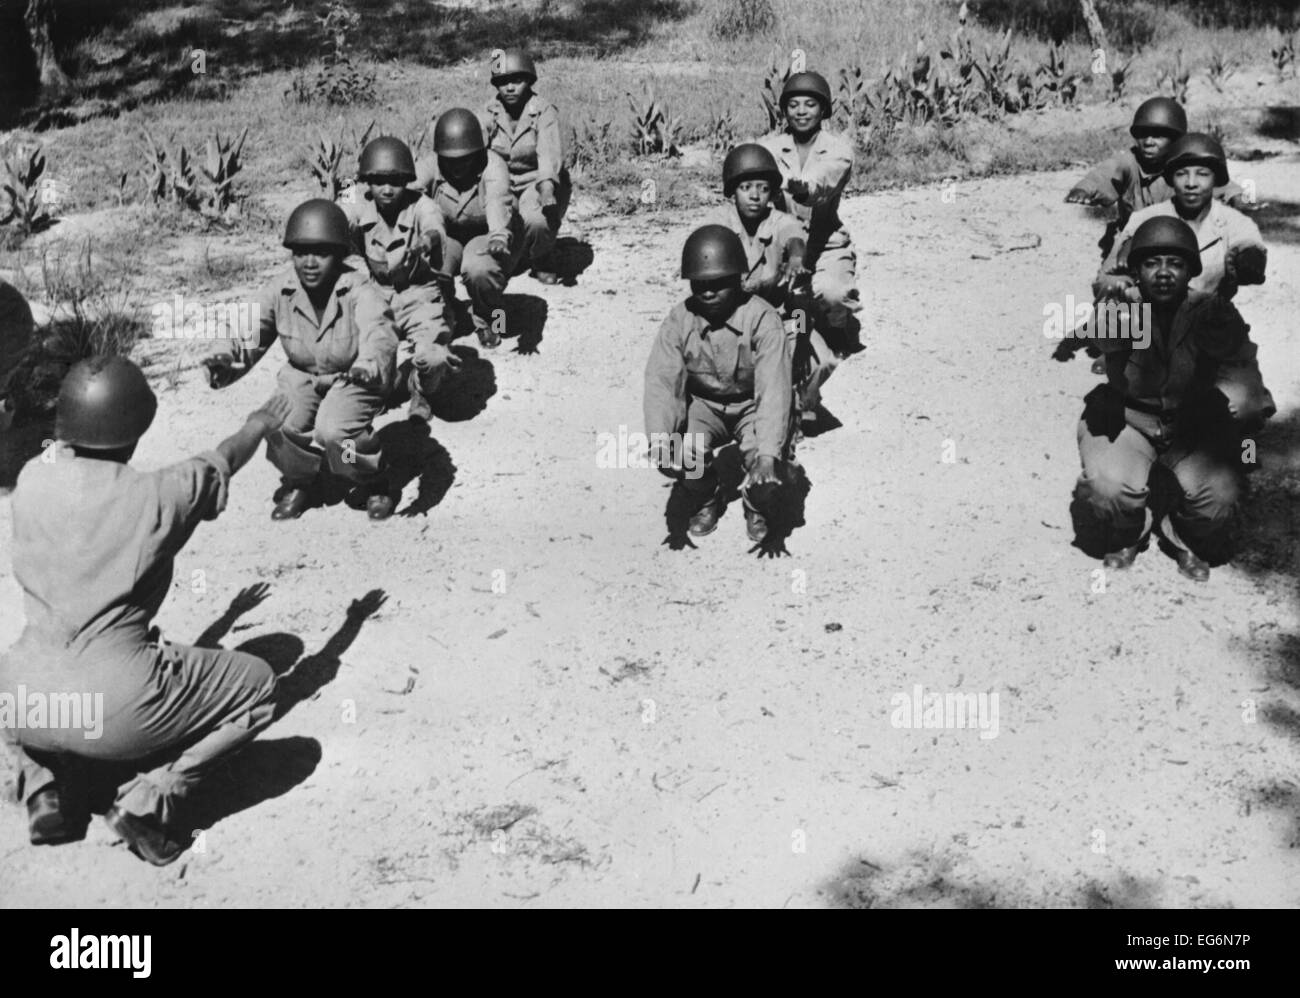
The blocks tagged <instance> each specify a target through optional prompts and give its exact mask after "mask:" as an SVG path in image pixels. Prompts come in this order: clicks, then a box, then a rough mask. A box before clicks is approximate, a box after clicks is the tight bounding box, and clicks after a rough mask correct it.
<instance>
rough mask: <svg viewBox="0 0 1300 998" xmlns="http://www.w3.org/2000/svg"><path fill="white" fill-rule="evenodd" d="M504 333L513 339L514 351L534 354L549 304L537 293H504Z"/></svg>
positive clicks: (539, 340)
mask: <svg viewBox="0 0 1300 998" xmlns="http://www.w3.org/2000/svg"><path fill="white" fill-rule="evenodd" d="M505 310H506V328H505V335H506V336H513V337H514V339H515V353H522V354H535V353H537V347H538V346H539V345H540V344H541V342H542V330H543V329H544V328H545V326H546V316H547V314H548V313H549V311H550V306H549V305H548V304H547V303H546V299H545V298H539V297H537V295H506V296H505Z"/></svg>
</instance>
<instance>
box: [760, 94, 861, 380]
mask: <svg viewBox="0 0 1300 998" xmlns="http://www.w3.org/2000/svg"><path fill="white" fill-rule="evenodd" d="M781 111H782V113H783V114H784V115H785V127H784V128H783V129H781V130H780V131H778V132H772V133H771V134H769V135H765V136H764V137H763V138H762V139H761V140H760V142H761V144H762V145H763V146H764V147H766V148H767V150H768V151H769V152H770V153H771V154H772V156H773V157H774V158H775V159H776V163H777V167H778V169H780V171H781V177H782V184H781V187H780V189H779V190H778V191H777V198H776V206H777V207H778V208H780V209H782V210H783V211H787V212H789V213H790V214H792V215H794V216H795V217H796V218H798V219H799V221H800V223H802V225H803V227H804V234H805V237H806V238H807V242H808V246H807V252H806V256H805V259H804V266H806V267H807V268H808V269H809V270H811V271H812V292H813V295H814V301H815V303H816V306H817V310H818V311H819V312H820V314H821V317H822V319H823V326H824V330H825V336H826V339H827V341H828V342H829V343H830V345H831V347H832V348H833V349H834V350H835V351H836V352H837V353H838V354H840V355H843V354H845V353H847V352H848V351H849V349H850V348H851V345H852V344H851V342H850V340H851V333H850V330H849V323H850V320H851V319H852V317H853V316H854V315H855V314H856V313H857V312H859V311H860V310H861V308H862V303H861V301H860V300H859V293H858V288H857V254H856V253H855V252H854V249H853V240H852V239H851V238H850V237H849V233H848V230H847V229H846V228H845V227H844V223H843V222H842V221H841V220H840V197H841V195H843V193H844V188H845V186H847V184H848V182H849V174H850V173H851V172H852V170H853V145H852V144H851V143H850V142H849V141H848V140H847V139H845V138H844V137H843V136H841V135H837V134H835V133H833V132H830V131H827V130H826V129H825V128H824V127H822V126H823V122H824V121H825V120H826V119H827V118H829V117H830V114H831V88H830V84H828V83H827V82H826V79H825V77H823V76H821V75H820V74H818V73H795V74H794V75H793V76H791V77H790V78H789V79H787V80H786V81H785V85H784V86H783V87H782V88H781Z"/></svg>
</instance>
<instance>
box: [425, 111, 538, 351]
mask: <svg viewBox="0 0 1300 998" xmlns="http://www.w3.org/2000/svg"><path fill="white" fill-rule="evenodd" d="M433 151H434V154H435V155H434V157H433V159H432V160H428V159H426V160H423V161H421V162H420V163H419V164H417V168H416V186H417V187H419V188H420V189H421V190H424V191H426V192H427V193H428V195H429V196H430V197H431V198H433V201H434V203H435V204H436V205H437V206H438V209H439V210H440V211H441V212H442V218H443V224H444V225H445V227H446V234H447V235H446V239H445V240H444V241H443V247H442V275H441V277H442V280H443V298H444V300H445V301H447V302H448V303H450V302H452V301H453V300H454V299H455V290H454V285H453V283H452V281H453V278H455V276H456V275H457V274H459V275H460V276H461V280H463V281H464V282H465V290H466V291H467V292H468V294H469V300H470V312H471V314H472V316H473V319H474V332H475V333H477V334H478V338H479V342H480V343H482V344H483V346H484V347H489V348H490V347H495V346H496V345H497V344H499V343H500V342H501V334H500V332H499V329H498V325H497V323H496V322H494V320H495V319H496V318H497V313H499V310H500V309H501V305H502V302H503V300H504V296H505V289H506V283H507V282H508V281H509V280H510V276H511V275H512V274H513V273H515V271H516V270H517V269H518V267H519V262H520V260H521V259H522V258H523V253H524V229H523V223H522V221H521V220H520V218H519V213H518V212H517V211H515V206H514V199H513V198H512V197H511V194H510V171H509V168H508V167H507V166H506V162H505V160H504V159H502V158H501V157H500V156H492V155H489V153H488V147H487V142H486V140H485V139H484V137H483V128H482V126H481V125H480V124H479V121H478V119H477V118H476V117H474V113H473V112H472V111H467V110H466V109H465V108H462V107H455V108H452V109H451V110H450V111H447V112H444V113H443V114H442V115H441V116H440V117H439V118H438V121H437V123H436V124H435V125H434V128H433Z"/></svg>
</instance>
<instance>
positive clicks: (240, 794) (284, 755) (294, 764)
mask: <svg viewBox="0 0 1300 998" xmlns="http://www.w3.org/2000/svg"><path fill="white" fill-rule="evenodd" d="M320 760H321V746H320V742H318V741H317V740H316V739H315V738H304V737H301V736H298V735H295V736H292V737H289V738H270V739H260V740H258V741H254V742H250V743H249V744H248V745H246V746H244V748H242V749H241V750H240V751H238V752H236V753H235V754H234V755H232V756H231V757H230V759H229V760H228V761H226V762H225V764H224V765H222V766H220V767H219V768H217V769H215V770H214V771H213V772H212V774H211V776H210V777H209V778H208V779H206V780H204V781H203V782H201V783H199V785H198V786H197V787H196V788H195V790H194V792H193V793H192V794H191V795H190V796H189V797H187V798H186V800H185V824H186V825H187V826H188V827H189V829H190V830H194V829H200V828H203V829H207V828H211V827H212V826H213V825H215V824H216V823H217V822H219V821H222V820H224V819H225V818H229V817H230V816H231V815H234V814H238V813H239V812H240V811H246V810H248V809H249V808H250V807H256V806H257V805H258V804H262V803H264V802H266V801H268V800H273V799H275V798H276V797H282V796H283V795H284V794H287V793H288V792H289V791H290V790H292V789H293V788H294V787H296V786H297V785H298V784H300V783H302V782H303V781H304V780H306V779H307V777H309V776H311V774H312V773H314V772H315V771H316V767H317V765H319V764H320Z"/></svg>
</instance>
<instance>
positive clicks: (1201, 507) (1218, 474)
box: [1184, 468, 1241, 523]
mask: <svg viewBox="0 0 1300 998" xmlns="http://www.w3.org/2000/svg"><path fill="white" fill-rule="evenodd" d="M1184 493H1185V495H1186V503H1185V509H1186V511H1187V512H1188V513H1189V514H1190V515H1192V516H1194V517H1195V518H1197V519H1200V520H1206V521H1211V522H1214V523H1222V522H1224V521H1226V520H1229V519H1231V517H1232V515H1233V513H1234V512H1236V509H1237V504H1238V503H1239V502H1240V500H1241V479H1240V477H1239V475H1238V474H1237V472H1236V471H1235V470H1233V469H1231V468H1213V469H1209V470H1205V471H1202V472H1200V473H1199V474H1198V475H1197V476H1196V479H1195V480H1194V481H1193V482H1191V483H1189V484H1187V485H1184Z"/></svg>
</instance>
